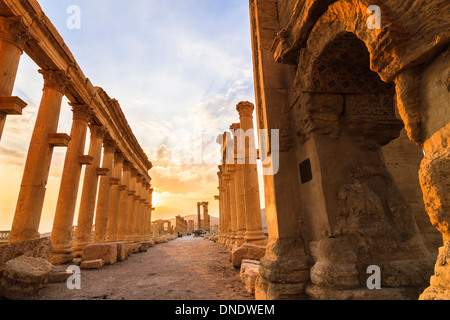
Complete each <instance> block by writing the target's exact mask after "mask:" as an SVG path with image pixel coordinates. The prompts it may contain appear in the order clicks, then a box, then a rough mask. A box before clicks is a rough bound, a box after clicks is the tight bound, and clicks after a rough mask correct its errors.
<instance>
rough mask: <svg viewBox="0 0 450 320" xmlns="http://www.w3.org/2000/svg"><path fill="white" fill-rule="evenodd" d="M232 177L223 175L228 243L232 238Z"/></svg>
mask: <svg viewBox="0 0 450 320" xmlns="http://www.w3.org/2000/svg"><path fill="white" fill-rule="evenodd" d="M225 172H226V169H225ZM229 184H230V175H229V174H228V173H225V174H224V175H223V187H224V201H223V203H224V217H223V222H224V226H223V227H224V232H225V234H224V242H225V243H227V241H228V240H229V239H230V237H231V211H230V187H229Z"/></svg>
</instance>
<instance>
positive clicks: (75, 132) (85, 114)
mask: <svg viewBox="0 0 450 320" xmlns="http://www.w3.org/2000/svg"><path fill="white" fill-rule="evenodd" d="M72 111H73V123H72V132H71V135H70V136H71V137H72V140H71V141H70V143H69V146H68V148H67V153H66V160H65V163H64V170H63V174H62V178H61V187H60V190H59V197H58V203H57V205H56V213H55V220H54V222H53V229H52V236H51V239H52V244H53V247H54V251H53V254H52V257H51V259H50V262H52V263H53V264H64V263H66V262H69V261H72V255H71V253H72V248H71V243H70V242H71V241H72V226H73V218H74V215H75V207H76V202H77V195H78V188H79V184H80V177H81V169H82V164H81V163H80V156H82V155H83V154H84V148H85V144H86V133H87V126H88V121H89V119H90V109H89V107H88V106H85V105H74V106H73V110H72Z"/></svg>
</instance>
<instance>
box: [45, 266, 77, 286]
mask: <svg viewBox="0 0 450 320" xmlns="http://www.w3.org/2000/svg"><path fill="white" fill-rule="evenodd" d="M72 274H73V273H71V272H67V270H66V268H65V267H56V268H55V269H54V270H53V271H52V272H50V274H49V275H48V283H58V282H65V281H67V279H69V277H70V276H71V275H72Z"/></svg>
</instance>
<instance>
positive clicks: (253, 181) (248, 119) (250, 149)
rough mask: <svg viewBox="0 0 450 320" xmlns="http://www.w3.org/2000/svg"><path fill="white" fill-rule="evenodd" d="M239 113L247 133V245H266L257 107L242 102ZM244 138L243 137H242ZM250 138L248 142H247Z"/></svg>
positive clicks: (245, 184)
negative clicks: (255, 128)
mask: <svg viewBox="0 0 450 320" xmlns="http://www.w3.org/2000/svg"><path fill="white" fill-rule="evenodd" d="M236 109H237V111H238V112H239V117H240V120H241V129H242V131H243V132H244V133H245V135H244V137H245V138H246V141H245V164H244V188H245V211H246V222H247V229H246V230H247V231H246V232H245V242H246V243H253V244H258V243H265V240H266V236H265V235H264V233H263V231H262V221H261V201H260V195H259V184H258V169H257V166H256V157H255V156H252V155H256V147H255V136H254V132H253V111H254V110H255V107H254V105H253V104H252V103H250V102H240V103H239V104H238V105H237V108H236ZM241 138H242V137H241ZM247 138H248V140H247Z"/></svg>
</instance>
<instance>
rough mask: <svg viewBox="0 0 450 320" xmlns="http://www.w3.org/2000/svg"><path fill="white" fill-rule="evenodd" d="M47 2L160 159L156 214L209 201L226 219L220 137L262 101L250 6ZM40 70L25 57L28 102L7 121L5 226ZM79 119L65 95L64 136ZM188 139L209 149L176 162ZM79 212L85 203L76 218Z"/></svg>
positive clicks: (57, 174)
mask: <svg viewBox="0 0 450 320" xmlns="http://www.w3.org/2000/svg"><path fill="white" fill-rule="evenodd" d="M38 1H39V3H40V5H41V7H42V9H43V10H44V12H45V13H46V15H47V16H48V17H49V18H50V20H51V21H52V23H53V24H54V25H55V27H56V28H57V30H58V31H59V33H60V34H61V36H62V37H63V39H64V41H65V42H66V44H67V46H68V47H69V49H70V50H71V52H72V53H73V55H74V57H75V59H76V60H77V62H78V64H79V65H80V67H81V69H82V70H83V73H84V74H85V75H86V77H88V78H89V79H90V80H91V82H92V83H93V84H94V86H99V87H102V88H103V89H104V90H105V91H106V92H107V93H108V95H109V96H110V97H111V98H115V99H117V100H118V101H119V103H120V105H121V107H122V109H123V112H124V114H125V116H126V118H127V120H128V123H129V124H130V127H131V129H132V130H133V133H134V134H135V136H136V138H137V139H138V141H139V143H140V144H141V146H142V147H143V149H144V151H145V152H146V154H147V155H148V157H149V159H150V160H151V161H152V163H153V164H154V168H153V169H152V170H151V171H150V175H151V177H152V184H153V187H154V189H155V191H154V206H155V207H157V210H156V211H155V212H154V213H153V219H159V218H164V219H166V218H172V217H174V216H176V215H182V216H183V215H190V214H194V213H196V212H197V205H196V204H197V202H200V201H201V202H203V201H208V202H209V203H210V214H212V215H214V216H218V202H217V201H216V200H214V196H215V195H217V194H218V190H217V186H218V178H217V171H218V168H217V165H218V164H219V162H218V161H219V145H217V144H216V143H215V142H214V139H215V137H216V136H217V135H218V134H220V133H223V132H224V131H225V130H228V128H229V126H230V125H231V124H232V123H235V122H239V117H238V114H237V111H236V108H235V107H236V104H237V103H238V102H240V101H251V102H254V88H253V70H252V68H253V66H252V52H251V38H250V23H249V9H248V2H247V1H242V0H226V1H224V0H132V1H130V0H114V1H111V0H95V1H92V0H38ZM74 5H75V6H76V9H77V8H78V9H79V15H77V11H73V10H72V8H73V6H74ZM74 14H75V16H74ZM74 18H75V20H74ZM74 22H75V25H74V24H72V23H74ZM77 22H79V25H77ZM68 23H69V24H68ZM73 26H75V28H73ZM37 70H38V67H37V66H36V65H35V64H34V62H33V61H31V60H30V59H29V58H28V57H27V56H26V54H24V55H23V56H22V58H21V62H20V66H19V71H18V75H17V79H16V84H15V89H14V93H13V95H15V96H19V97H20V98H22V99H23V100H25V101H26V102H27V103H28V106H27V108H25V109H24V113H23V115H22V116H10V117H8V119H7V122H6V126H5V131H4V133H3V137H2V141H1V143H0V177H1V178H0V230H9V229H10V228H11V224H12V220H13V216H14V210H15V206H16V203H17V196H18V193H19V188H20V182H21V179H22V173H23V168H24V164H25V159H26V153H27V150H28V146H29V141H30V138H31V134H32V131H33V127H34V121H35V119H36V114H37V111H38V106H39V103H40V99H41V95H42V85H43V80H42V76H41V75H40V74H38V72H37ZM71 117H72V114H71V111H70V107H69V106H68V104H67V99H64V101H63V105H62V111H61V117H60V123H59V131H58V132H62V133H68V134H69V133H70V128H71ZM199 132H200V133H202V134H201V135H198V133H199ZM88 137H89V136H88ZM199 137H200V138H199ZM191 138H192V139H191ZM87 141H89V140H87ZM189 141H190V143H191V145H192V146H194V147H195V146H197V145H200V146H203V148H197V149H195V150H197V151H195V152H198V150H203V153H200V154H198V153H194V155H193V157H194V158H195V161H194V163H189V162H187V161H184V162H182V163H180V162H179V161H176V159H175V158H176V157H175V155H176V153H177V150H180V146H181V145H183V144H186V143H188V142H189ZM192 141H193V142H192ZM88 144H89V143H87V144H86V148H88ZM64 157H65V149H59V148H57V149H55V152H54V155H53V160H52V166H51V172H50V177H49V182H48V185H47V194H46V199H45V203H44V210H43V214H42V218H41V228H40V231H41V232H48V231H50V230H51V228H52V224H53V217H54V212H55V208H56V199H57V196H58V191H59V182H60V178H61V174H62V168H63V163H64ZM81 190H82V186H80V194H81ZM79 198H80V196H79ZM77 214H78V207H77V211H76V216H75V221H74V223H75V224H76V221H77V220H76V219H77Z"/></svg>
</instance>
